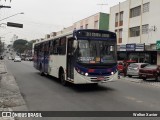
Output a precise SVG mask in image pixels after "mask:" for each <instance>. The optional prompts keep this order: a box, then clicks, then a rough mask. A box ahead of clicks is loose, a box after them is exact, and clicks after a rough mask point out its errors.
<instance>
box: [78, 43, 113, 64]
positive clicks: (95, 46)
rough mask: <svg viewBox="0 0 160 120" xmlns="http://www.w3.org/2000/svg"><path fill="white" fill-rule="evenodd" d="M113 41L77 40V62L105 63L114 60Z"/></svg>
mask: <svg viewBox="0 0 160 120" xmlns="http://www.w3.org/2000/svg"><path fill="white" fill-rule="evenodd" d="M115 49H116V48H115V43H112V42H108V41H92V40H79V45H78V57H77V62H79V63H93V64H96V63H98V64H106V63H115V62H116V57H115V56H116V53H115Z"/></svg>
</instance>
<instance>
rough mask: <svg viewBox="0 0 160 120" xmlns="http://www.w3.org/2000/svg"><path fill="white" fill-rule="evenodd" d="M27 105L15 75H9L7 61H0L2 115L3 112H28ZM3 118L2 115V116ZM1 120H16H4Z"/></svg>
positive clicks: (0, 104) (7, 119)
mask: <svg viewBox="0 0 160 120" xmlns="http://www.w3.org/2000/svg"><path fill="white" fill-rule="evenodd" d="M27 110H28V109H27V106H26V103H25V101H24V99H23V97H22V95H21V93H20V90H19V87H18V85H17V83H16V81H15V78H14V76H13V75H11V74H8V72H7V69H6V66H5V61H3V60H1V61H0V113H1V112H2V111H27ZM0 116H1V115H0ZM0 120H14V118H2V117H0ZM16 120H17V118H16Z"/></svg>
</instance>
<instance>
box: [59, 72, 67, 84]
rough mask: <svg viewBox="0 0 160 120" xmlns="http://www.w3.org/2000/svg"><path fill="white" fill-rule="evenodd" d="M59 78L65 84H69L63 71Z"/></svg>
mask: <svg viewBox="0 0 160 120" xmlns="http://www.w3.org/2000/svg"><path fill="white" fill-rule="evenodd" d="M59 79H60V81H61V83H62V85H63V86H67V81H66V80H65V75H64V72H63V71H60V73H59Z"/></svg>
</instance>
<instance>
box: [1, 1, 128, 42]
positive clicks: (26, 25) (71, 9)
mask: <svg viewBox="0 0 160 120" xmlns="http://www.w3.org/2000/svg"><path fill="white" fill-rule="evenodd" d="M123 1H125V0H11V2H10V0H6V2H5V0H0V5H5V6H11V8H3V9H0V24H1V23H7V22H14V23H20V24H23V28H13V27H6V25H1V27H0V37H2V38H1V39H2V41H5V42H6V43H7V44H9V43H10V41H11V40H12V39H13V35H16V36H18V38H19V39H26V40H28V41H30V40H34V39H39V38H44V37H45V35H46V34H50V33H51V32H57V31H60V30H62V29H63V28H65V27H68V26H71V25H72V24H73V23H75V22H77V21H79V20H81V19H84V18H86V17H88V16H91V15H93V14H96V13H98V12H104V13H109V12H110V7H112V6H114V5H117V4H118V3H119V2H123ZM99 4H105V5H99ZM21 12H23V13H24V14H17V13H21ZM14 14H17V15H15V16H13V17H10V18H8V19H6V20H3V21H1V20H2V19H4V18H6V17H8V16H12V15H14Z"/></svg>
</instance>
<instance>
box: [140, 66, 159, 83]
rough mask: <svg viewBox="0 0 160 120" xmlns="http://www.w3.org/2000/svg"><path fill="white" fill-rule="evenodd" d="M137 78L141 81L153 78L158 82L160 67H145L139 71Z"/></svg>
mask: <svg viewBox="0 0 160 120" xmlns="http://www.w3.org/2000/svg"><path fill="white" fill-rule="evenodd" d="M139 77H140V78H142V79H143V80H146V79H148V78H154V79H155V80H157V81H159V80H160V65H147V66H146V67H144V68H142V69H140V70H139Z"/></svg>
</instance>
